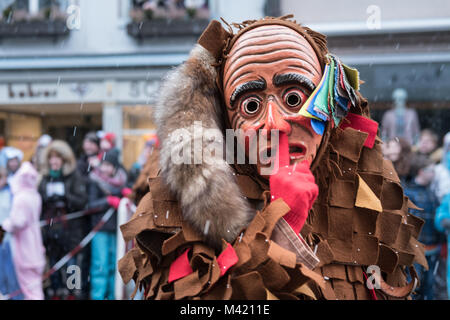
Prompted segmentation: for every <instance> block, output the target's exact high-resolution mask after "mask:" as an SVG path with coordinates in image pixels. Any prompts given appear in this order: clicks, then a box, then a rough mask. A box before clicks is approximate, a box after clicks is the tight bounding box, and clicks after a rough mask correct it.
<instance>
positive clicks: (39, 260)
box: [2, 162, 45, 268]
mask: <svg viewBox="0 0 450 320" xmlns="http://www.w3.org/2000/svg"><path fill="white" fill-rule="evenodd" d="M37 180H38V173H37V171H36V170H35V169H34V168H33V166H32V165H31V164H30V163H29V162H25V163H23V164H22V166H21V167H20V169H19V170H18V171H17V172H16V174H15V175H14V177H13V179H11V190H12V193H13V202H12V208H11V215H10V217H9V218H6V219H5V221H3V223H2V228H3V229H4V230H5V231H6V232H10V233H11V234H12V241H13V248H14V251H13V259H14V265H15V266H16V268H44V266H45V248H44V246H43V244H42V235H41V228H40V226H39V217H40V214H41V208H42V200H41V196H40V195H39V193H38V192H37Z"/></svg>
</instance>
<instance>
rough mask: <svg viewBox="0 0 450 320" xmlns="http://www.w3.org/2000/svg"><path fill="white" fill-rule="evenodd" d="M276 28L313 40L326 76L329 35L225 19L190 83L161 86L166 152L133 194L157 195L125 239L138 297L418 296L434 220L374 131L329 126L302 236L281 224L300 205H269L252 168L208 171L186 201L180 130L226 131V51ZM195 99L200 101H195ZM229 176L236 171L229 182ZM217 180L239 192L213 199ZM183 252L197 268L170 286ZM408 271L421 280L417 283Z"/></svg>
mask: <svg viewBox="0 0 450 320" xmlns="http://www.w3.org/2000/svg"><path fill="white" fill-rule="evenodd" d="M270 23H276V24H282V25H286V26H290V27H292V28H295V29H296V30H299V33H301V34H305V35H306V36H305V38H306V39H307V40H308V41H309V42H310V43H311V45H312V47H313V49H314V50H315V52H316V54H317V56H318V58H319V60H320V61H321V64H322V70H323V67H324V64H325V63H326V62H327V59H326V54H327V53H328V52H327V50H326V42H325V37H323V36H322V35H320V34H318V33H316V32H314V31H311V30H310V29H307V28H304V27H301V26H299V25H297V24H296V23H295V22H294V21H290V20H288V19H286V18H281V19H276V18H266V19H263V20H260V21H256V22H255V21H250V22H246V23H244V24H241V25H239V26H240V31H239V32H238V34H237V35H232V34H231V33H230V32H227V31H225V30H224V29H223V28H222V27H220V23H218V22H217V21H216V22H212V23H211V25H210V27H209V28H208V30H209V32H205V33H204V34H203V35H202V37H201V38H200V40H199V44H200V46H201V48H200V47H198V48H196V49H194V50H193V52H192V53H191V56H190V58H189V59H188V61H186V63H184V64H183V65H182V66H180V67H178V68H177V70H176V71H175V72H174V73H173V74H172V75H171V76H169V78H167V79H166V82H170V79H172V81H174V80H173V79H179V80H180V84H175V85H167V86H166V87H165V88H163V90H162V93H161V96H162V98H161V109H160V113H159V115H157V120H156V121H157V124H158V125H159V126H158V137H159V138H160V140H161V149H160V150H159V152H154V154H153V155H152V157H151V158H150V159H149V161H148V163H147V165H146V167H145V169H144V170H143V172H142V173H141V175H142V176H141V178H140V179H139V180H138V181H140V183H139V185H136V186H135V188H134V189H135V191H139V190H145V185H144V183H143V182H144V181H146V183H148V186H149V190H150V191H149V192H148V193H147V194H146V195H145V196H143V198H142V199H141V200H140V202H139V205H138V209H137V211H136V213H135V214H134V216H133V217H132V218H131V220H130V221H129V222H128V223H126V224H125V225H123V226H121V230H122V233H123V236H124V239H125V241H131V240H133V241H134V243H135V248H133V249H132V250H131V251H129V252H128V253H127V254H126V255H125V256H124V257H123V258H122V259H121V260H120V262H119V271H120V273H121V275H122V278H123V280H124V282H126V283H127V282H129V281H130V280H131V279H134V280H135V281H136V283H137V285H136V290H137V289H138V287H142V288H144V290H145V298H146V299H371V298H372V299H374V298H377V299H405V298H406V299H409V296H410V294H411V292H412V290H413V289H414V288H415V286H417V285H418V283H417V277H416V275H415V271H414V268H413V263H419V264H421V265H424V266H427V262H426V259H425V255H424V248H423V245H422V244H421V243H419V242H418V241H417V238H418V235H419V233H420V230H421V228H422V225H423V220H421V219H419V218H417V217H415V216H414V215H412V214H409V213H408V208H414V207H415V206H414V205H413V204H412V203H411V202H410V201H409V200H408V198H407V197H405V196H404V194H403V190H402V187H401V185H400V182H399V178H398V176H397V174H396V172H395V170H394V168H393V166H392V163H391V162H390V161H388V160H385V159H383V156H382V153H381V141H380V140H379V139H378V138H375V141H374V142H373V144H371V145H370V146H367V143H366V141H367V139H368V135H369V134H368V133H366V132H364V130H358V129H355V128H354V127H352V126H334V125H333V122H332V121H328V122H327V124H326V127H325V132H324V135H323V139H322V144H321V146H320V148H319V150H318V153H317V155H316V158H315V160H314V162H313V163H312V166H311V170H312V172H313V174H314V176H315V180H316V183H317V185H318V186H319V196H318V198H317V200H316V201H315V203H314V206H313V208H312V210H311V211H310V213H309V215H308V219H307V221H306V223H305V225H304V227H303V229H302V231H301V236H302V237H301V238H298V237H294V238H295V239H293V238H291V237H289V236H286V234H289V232H287V233H286V232H284V231H285V230H284V228H283V221H284V219H281V217H282V216H283V215H284V214H286V213H287V212H288V211H289V207H288V206H287V204H286V203H284V201H283V200H282V199H278V200H277V201H274V202H270V192H269V190H268V189H269V188H268V184H267V182H266V181H264V180H262V179H261V178H260V177H258V175H257V174H255V172H254V171H252V170H251V169H249V168H248V167H246V166H239V165H234V166H229V165H226V167H224V168H221V171H217V173H215V174H210V175H208V177H210V179H211V181H209V180H207V179H206V180H205V179H204V178H205V176H202V178H203V180H201V181H202V182H205V183H206V188H208V187H209V191H207V192H202V193H199V194H196V196H195V197H193V198H192V199H193V200H192V201H193V202H192V203H190V202H188V200H186V197H187V196H186V193H188V192H187V191H185V190H183V188H184V189H188V187H189V186H190V184H188V183H186V184H184V183H185V181H190V183H191V184H192V183H193V182H192V181H195V177H196V176H194V178H192V177H191V176H188V177H185V176H183V174H180V172H181V173H182V171H180V170H182V167H179V168H173V167H171V165H170V164H168V161H167V159H168V158H167V155H165V153H166V151H167V150H165V149H164V148H165V146H167V145H168V144H169V140H168V139H169V136H170V133H171V132H172V131H173V130H174V129H175V128H178V127H188V126H189V125H190V124H192V122H193V121H194V120H198V119H199V117H200V119H201V120H203V121H205V119H208V117H209V119H210V123H211V126H214V125H216V126H217V127H218V128H220V129H221V130H223V128H224V127H226V126H227V124H226V122H227V121H226V120H225V119H224V116H223V114H222V113H221V112H220V110H219V109H220V108H223V105H222V104H221V103H220V101H221V100H223V99H222V97H221V89H220V88H221V87H220V86H219V85H218V83H220V81H221V80H220V74H221V67H222V65H223V62H224V59H226V52H227V49H229V48H230V47H231V45H232V43H233V41H235V39H236V37H237V36H239V34H242V33H243V32H245V31H246V30H247V29H248V28H253V27H255V26H257V25H262V24H270ZM204 49H206V51H207V52H206V56H205V52H204ZM211 65H214V67H212V66H211ZM181 83H182V85H183V89H181ZM186 86H188V88H187V89H185V87H186ZM177 90H178V91H177ZM183 90H186V91H183ZM192 92H193V94H194V95H196V94H198V95H199V96H198V97H193V98H192V97H190V96H188V94H189V93H191V94H192ZM175 93H176V94H177V95H178V96H177V97H176V99H175V98H174V96H175ZM167 96H169V98H167ZM205 97H206V98H205ZM356 97H357V103H356V105H353V106H352V107H351V108H350V109H349V115H352V117H360V118H364V119H369V118H370V116H369V107H368V104H367V100H366V99H364V98H363V97H362V96H361V95H360V94H359V92H356ZM192 101H194V102H195V101H197V102H199V101H201V102H203V103H200V104H195V103H194V104H192ZM181 102H183V103H181ZM172 109H176V111H172ZM192 109H193V110H192ZM170 112H172V113H170ZM167 113H169V114H167ZM202 117H203V118H202ZM211 119H212V120H211ZM350 119H351V118H350V116H348V117H347V118H344V119H342V123H348V122H352V121H351V120H350ZM172 121H173V122H172ZM163 124H164V125H163ZM184 169H186V167H184ZM206 169H208V170H213V169H211V168H209V167H206V168H203V170H206ZM177 170H178V171H177ZM224 170H227V171H226V175H225V174H223V176H220V175H221V174H222V172H223V171H224ZM173 172H175V173H176V174H178V176H177V175H176V174H174V173H173ZM231 173H232V175H231ZM186 175H187V174H186ZM217 176H220V178H221V179H223V180H226V179H228V180H226V181H227V183H226V184H224V186H228V185H229V188H230V189H227V190H223V193H222V194H219V195H216V198H214V196H215V194H214V191H211V190H214V188H213V187H211V186H209V183H212V182H214V181H215V180H218V178H217ZM174 177H175V178H174ZM212 185H213V186H214V184H212ZM199 188H200V187H199ZM235 189H237V190H238V191H239V192H240V193H239V194H238V196H235V195H233V194H232V191H233V190H235ZM205 190H208V189H205ZM194 191H195V190H194ZM189 192H190V193H192V192H193V191H192V190H191V189H189ZM217 197H219V198H220V197H222V198H223V201H218V200H217V199H218V198H217ZM233 197H234V198H233ZM229 198H231V200H230V199H229ZM212 199H215V200H212ZM228 200H230V201H231V202H230V203H237V204H239V205H238V206H237V207H230V208H229V211H227V207H225V208H223V203H228V202H227V201H228ZM214 201H215V202H214ZM240 201H245V202H240ZM222 202H223V203H222ZM187 203H188V204H187ZM199 203H200V205H202V204H204V206H203V207H202V208H203V209H202V210H200V212H198V213H196V214H198V215H193V214H191V213H192V211H189V209H192V207H195V208H197V207H198V205H199ZM210 203H216V204H217V205H216V206H214V205H213V206H211V205H209V204H210ZM244 206H245V207H247V206H248V207H249V208H251V209H252V216H251V217H250V219H249V220H248V222H245V220H242V222H241V221H240V220H239V219H243V218H242V217H241V216H240V215H235V216H233V214H234V211H236V210H238V209H237V208H240V207H244ZM211 207H214V208H211ZM186 212H189V213H190V214H186ZM211 212H212V213H213V214H214V213H216V214H220V215H221V216H220V218H221V220H220V221H221V222H222V223H223V224H224V226H223V228H220V226H216V225H214V224H215V223H216V222H215V220H214V219H213V220H211V224H212V226H211V227H210V228H209V234H208V232H205V230H204V229H201V228H199V227H198V224H196V222H197V220H199V219H201V215H202V214H204V215H208V214H211ZM224 216H230V218H229V219H228V220H226V218H224ZM217 220H219V219H217ZM235 220H239V223H240V224H239V225H240V226H241V228H238V229H236V228H235V229H232V228H231V227H230V228H228V227H227V226H228V225H230V226H233V224H232V222H233V221H235ZM208 221H209V220H208ZM211 230H214V235H212V234H211V232H212V231H211ZM221 230H222V231H221ZM221 232H222V233H221ZM217 235H219V237H217ZM280 235H281V236H280ZM212 236H215V238H220V239H222V245H221V246H217V241H216V242H212V241H213V240H211V237H212ZM303 239H304V240H303ZM214 244H215V245H214ZM230 247H232V248H233V250H232V251H233V252H234V253H235V255H236V256H237V262H236V261H235V262H233V263H231V264H230V265H227V262H223V261H231V260H232V259H231V260H229V259H228V260H227V259H223V258H224V255H225V256H229V254H228V253H229V252H230V249H229V248H230ZM180 257H184V259H185V263H186V264H187V268H188V269H189V272H186V275H185V276H182V277H179V278H176V279H175V280H174V278H173V277H172V279H170V273H171V272H170V271H171V266H172V265H173V264H174V262H175V261H177V260H179V259H180ZM221 261H222V262H221ZM370 265H376V266H378V267H379V268H380V270H381V273H382V279H381V283H380V288H379V289H375V290H369V289H368V288H367V286H366V277H367V276H370V275H368V274H367V267H368V266H370ZM221 268H224V269H225V271H223V270H221ZM407 273H409V274H410V275H411V278H412V280H411V281H410V282H409V283H408V282H407V280H406V279H407ZM136 290H135V292H136Z"/></svg>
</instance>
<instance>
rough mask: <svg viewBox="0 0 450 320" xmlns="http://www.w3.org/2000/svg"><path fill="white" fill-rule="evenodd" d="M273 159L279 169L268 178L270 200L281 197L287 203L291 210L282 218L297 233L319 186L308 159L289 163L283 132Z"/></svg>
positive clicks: (285, 138) (286, 143) (317, 192)
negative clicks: (292, 163)
mask: <svg viewBox="0 0 450 320" xmlns="http://www.w3.org/2000/svg"><path fill="white" fill-rule="evenodd" d="M275 161H278V163H279V170H278V172H277V173H276V174H273V175H271V176H270V179H269V182H270V194H271V195H272V201H275V200H276V199H278V198H282V199H283V200H284V202H286V203H287V205H288V206H289V207H290V208H291V211H289V212H288V213H287V214H286V215H284V217H283V218H284V220H286V222H287V223H288V224H289V225H290V226H291V228H292V229H293V230H294V231H295V233H296V234H299V233H300V230H301V229H302V227H303V225H304V224H305V221H306V218H307V217H308V212H309V210H310V209H311V208H312V205H313V203H314V201H315V200H316V198H317V195H318V194H319V187H318V186H317V185H316V183H315V181H314V176H313V175H312V173H311V170H310V169H309V165H310V163H309V162H308V161H303V162H301V163H298V164H297V165H292V166H290V165H289V144H288V137H287V135H286V134H285V133H284V132H280V144H279V151H278V153H277V156H276V159H275ZM294 167H295V168H294ZM294 169H295V170H294Z"/></svg>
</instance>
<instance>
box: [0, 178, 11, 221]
mask: <svg viewBox="0 0 450 320" xmlns="http://www.w3.org/2000/svg"><path fill="white" fill-rule="evenodd" d="M11 202H12V194H11V188H10V187H9V185H5V186H4V187H3V188H2V189H1V190H0V223H2V222H3V220H5V219H6V218H7V217H9V213H10V211H11Z"/></svg>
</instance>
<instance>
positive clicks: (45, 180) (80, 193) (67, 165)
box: [39, 140, 88, 250]
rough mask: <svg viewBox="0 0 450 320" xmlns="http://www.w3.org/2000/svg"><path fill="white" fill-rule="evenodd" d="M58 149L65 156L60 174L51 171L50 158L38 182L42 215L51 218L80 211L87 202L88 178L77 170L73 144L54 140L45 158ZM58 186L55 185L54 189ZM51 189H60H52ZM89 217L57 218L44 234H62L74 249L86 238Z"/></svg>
mask: <svg viewBox="0 0 450 320" xmlns="http://www.w3.org/2000/svg"><path fill="white" fill-rule="evenodd" d="M51 151H55V152H57V153H58V154H60V155H61V156H62V157H63V159H64V164H63V167H62V170H61V175H60V176H59V177H57V178H54V177H52V176H51V175H50V170H49V167H48V161H46V162H45V164H44V167H43V170H42V173H43V177H42V180H41V182H40V184H39V193H40V194H41V196H42V201H43V209H42V217H43V218H44V219H52V218H56V217H58V216H61V215H65V214H68V213H72V212H76V211H80V210H83V209H85V208H86V205H87V200H88V199H87V189H86V179H85V178H84V177H82V176H81V175H80V174H79V173H78V171H76V162H75V157H74V155H73V152H72V150H71V149H70V147H69V146H68V145H67V144H66V143H65V142H63V141H59V140H54V141H53V142H51V143H50V145H49V146H48V147H47V148H46V150H45V151H44V153H45V155H46V156H45V159H48V156H47V155H48V154H49V152H51ZM55 188H56V189H55ZM51 190H58V191H57V192H52V191H51ZM86 224H87V220H86V219H83V218H78V219H74V220H69V221H66V222H57V223H55V224H53V225H52V227H51V228H47V229H44V237H45V238H47V237H51V236H52V234H53V235H56V234H57V233H58V235H57V236H58V237H60V236H61V237H63V239H64V240H63V241H64V242H65V245H67V246H68V248H67V249H68V250H71V249H73V247H75V246H76V245H77V244H78V243H79V242H80V241H81V239H82V238H83V236H84V235H85V234H84V233H85V232H86V229H87V226H86Z"/></svg>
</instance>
